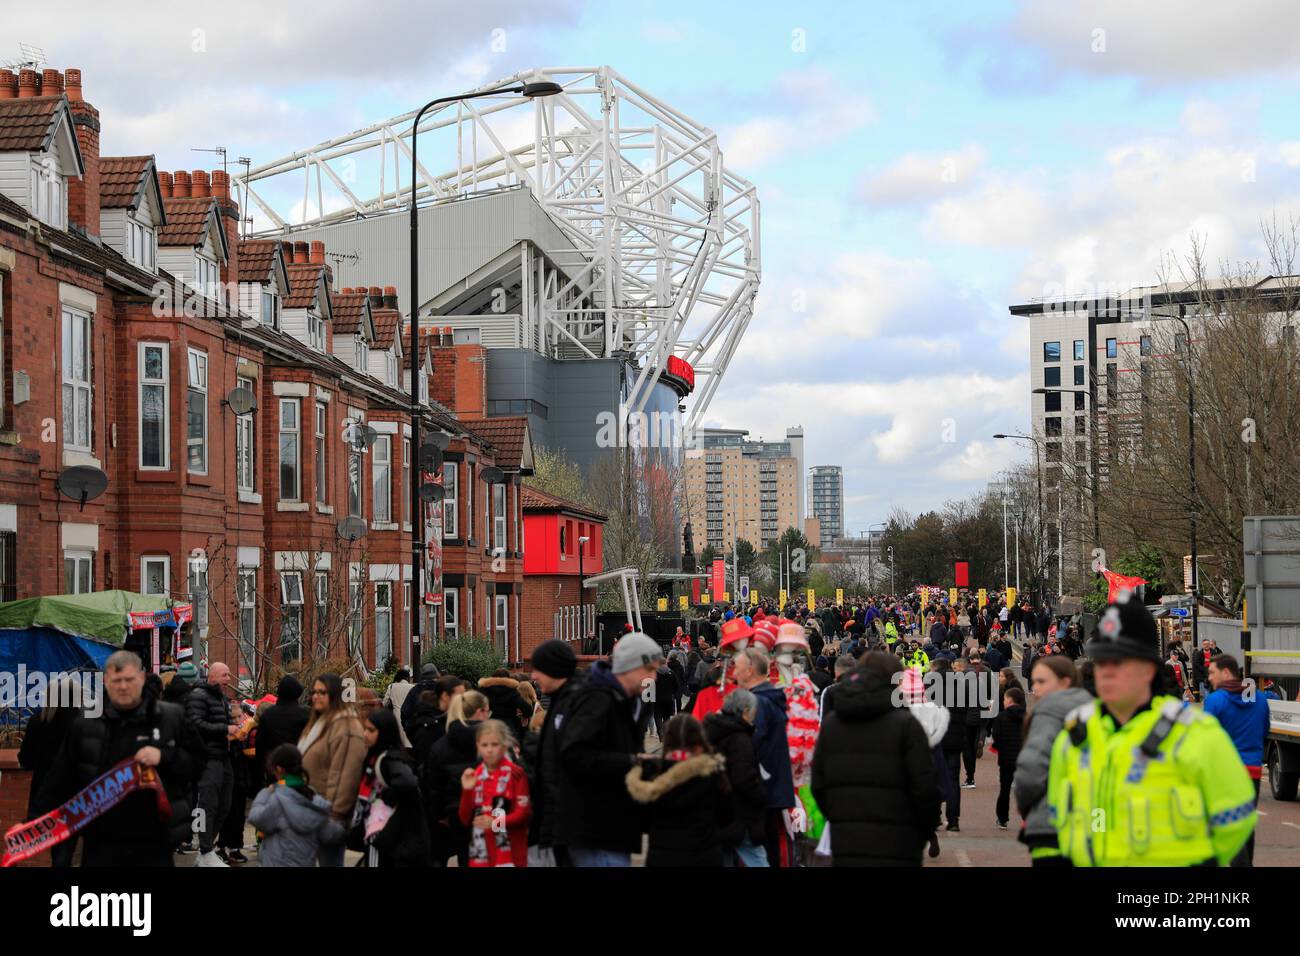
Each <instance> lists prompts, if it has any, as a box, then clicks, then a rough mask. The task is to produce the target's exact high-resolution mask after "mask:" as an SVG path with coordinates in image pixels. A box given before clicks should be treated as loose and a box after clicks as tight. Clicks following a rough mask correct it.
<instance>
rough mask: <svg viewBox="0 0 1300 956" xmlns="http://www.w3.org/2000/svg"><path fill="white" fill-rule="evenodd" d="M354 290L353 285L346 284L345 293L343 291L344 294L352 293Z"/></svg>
mask: <svg viewBox="0 0 1300 956" xmlns="http://www.w3.org/2000/svg"><path fill="white" fill-rule="evenodd" d="M352 292H353V289H352V286H350V285H345V286H344V287H343V293H342V294H343V295H351V294H352Z"/></svg>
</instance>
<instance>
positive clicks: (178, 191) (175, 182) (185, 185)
mask: <svg viewBox="0 0 1300 956" xmlns="http://www.w3.org/2000/svg"><path fill="white" fill-rule="evenodd" d="M172 195H173V196H175V197H176V198H177V199H188V198H189V197H190V196H191V195H192V193H191V192H190V174H189V173H187V172H186V171H185V170H183V169H178V170H176V172H174V173H172Z"/></svg>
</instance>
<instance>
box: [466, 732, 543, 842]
mask: <svg viewBox="0 0 1300 956" xmlns="http://www.w3.org/2000/svg"><path fill="white" fill-rule="evenodd" d="M474 742H475V744H476V745H477V746H478V756H479V761H480V763H479V765H478V766H477V767H467V768H466V769H465V772H464V773H462V774H461V776H460V786H461V793H460V822H461V823H462V824H464V825H465V826H467V827H470V839H469V865H470V866H471V867H476V866H477V867H483V866H527V865H528V823H529V820H530V819H531V818H532V815H533V807H532V800H531V799H530V798H529V794H528V775H527V774H526V773H524V771H523V768H522V767H520V766H519V765H518V764H516V763H514V762H512V761H511V760H510V758H509V756H508V754H509V753H511V752H513V750H514V748H515V746H516V744H515V740H514V737H513V736H511V734H510V731H509V729H508V728H507V727H506V725H505V724H504V723H502V722H501V721H499V720H485V721H483V722H482V723H481V724H479V725H478V727H477V729H476V730H475V733H474Z"/></svg>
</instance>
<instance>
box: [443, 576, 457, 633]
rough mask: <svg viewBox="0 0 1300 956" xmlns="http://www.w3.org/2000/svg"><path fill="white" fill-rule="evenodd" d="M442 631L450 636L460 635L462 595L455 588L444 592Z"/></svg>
mask: <svg viewBox="0 0 1300 956" xmlns="http://www.w3.org/2000/svg"><path fill="white" fill-rule="evenodd" d="M442 632H443V634H445V635H447V636H448V637H453V638H459V637H460V595H459V593H458V592H457V591H456V589H455V588H449V589H447V590H444V591H443V592H442Z"/></svg>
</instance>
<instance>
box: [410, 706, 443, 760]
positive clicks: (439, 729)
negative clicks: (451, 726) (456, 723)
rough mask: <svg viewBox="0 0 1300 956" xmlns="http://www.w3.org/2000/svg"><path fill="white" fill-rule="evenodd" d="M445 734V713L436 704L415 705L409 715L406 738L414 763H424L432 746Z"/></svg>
mask: <svg viewBox="0 0 1300 956" xmlns="http://www.w3.org/2000/svg"><path fill="white" fill-rule="evenodd" d="M446 732H447V712H446V711H444V710H439V709H438V705H437V704H423V703H421V704H416V705H415V713H414V714H412V715H411V721H410V724H409V729H408V730H407V737H409V738H410V740H411V753H412V754H414V755H415V762H416V763H420V764H422V763H424V762H425V761H426V760H428V759H429V754H430V753H431V752H432V751H433V745H434V744H436V743H437V742H438V741H439V740H441V739H442V735H443V734H445V733H446Z"/></svg>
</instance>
